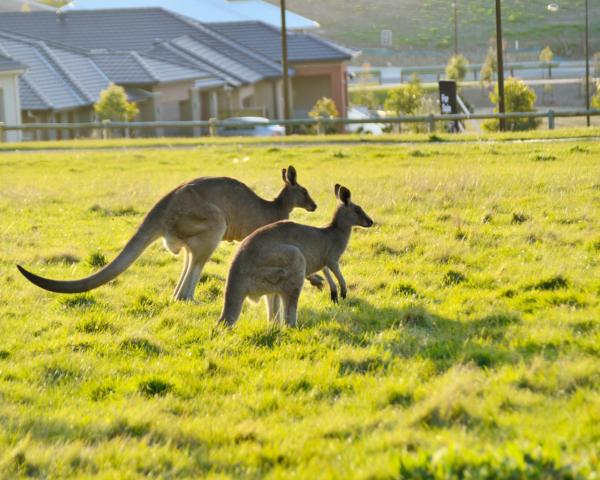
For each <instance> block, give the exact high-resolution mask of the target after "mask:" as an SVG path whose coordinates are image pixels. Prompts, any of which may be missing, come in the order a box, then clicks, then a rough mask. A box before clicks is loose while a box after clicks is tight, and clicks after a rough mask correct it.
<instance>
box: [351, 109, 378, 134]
mask: <svg viewBox="0 0 600 480" xmlns="http://www.w3.org/2000/svg"><path fill="white" fill-rule="evenodd" d="M348 118H351V119H359V120H360V119H363V118H364V119H367V118H369V119H370V118H373V117H372V116H371V114H370V113H369V110H368V109H366V108H362V107H353V108H350V109H348ZM384 128H385V125H384V124H383V123H351V124H349V125H346V131H347V132H350V133H371V134H373V135H381V134H382V133H383V131H384V130H383V129H384Z"/></svg>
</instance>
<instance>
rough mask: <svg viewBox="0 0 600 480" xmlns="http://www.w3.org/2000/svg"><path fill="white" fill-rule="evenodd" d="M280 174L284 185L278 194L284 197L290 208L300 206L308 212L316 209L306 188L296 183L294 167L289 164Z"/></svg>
mask: <svg viewBox="0 0 600 480" xmlns="http://www.w3.org/2000/svg"><path fill="white" fill-rule="evenodd" d="M281 176H282V177H283V182H284V183H285V186H284V187H283V190H282V192H281V194H280V195H281V196H282V197H283V198H285V201H286V203H288V204H289V205H291V206H292V208H295V207H300V208H304V209H305V210H308V211H309V212H314V211H315V210H316V209H317V204H316V203H315V202H314V200H313V199H312V198H310V194H309V193H308V190H306V188H304V187H303V186H302V185H300V184H299V183H298V181H297V178H296V169H295V168H294V167H293V166H291V165H290V166H289V167H288V168H284V169H283V170H282V171H281Z"/></svg>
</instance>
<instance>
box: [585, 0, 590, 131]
mask: <svg viewBox="0 0 600 480" xmlns="http://www.w3.org/2000/svg"><path fill="white" fill-rule="evenodd" d="M585 109H586V110H588V111H589V109H590V16H589V9H588V0H585ZM586 118H587V121H586V123H587V126H588V127H589V126H590V125H591V122H590V116H589V115H588V116H587V117H586Z"/></svg>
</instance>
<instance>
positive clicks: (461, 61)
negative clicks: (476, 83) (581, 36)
mask: <svg viewBox="0 0 600 480" xmlns="http://www.w3.org/2000/svg"><path fill="white" fill-rule="evenodd" d="M468 68H469V60H467V58H466V57H465V56H463V55H454V56H453V57H452V58H451V59H450V61H449V62H448V65H447V66H446V77H447V78H448V79H449V80H455V81H457V82H462V81H463V80H464V79H465V77H466V76H467V69H468Z"/></svg>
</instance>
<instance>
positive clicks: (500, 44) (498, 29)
mask: <svg viewBox="0 0 600 480" xmlns="http://www.w3.org/2000/svg"><path fill="white" fill-rule="evenodd" d="M586 1H587V0H586ZM503 50H504V45H503V41H502V6H501V0H496V51H497V54H498V112H499V113H500V114H503V113H505V112H506V108H505V102H504V55H503V54H504V52H503ZM505 130H506V119H504V118H501V119H500V131H502V132H504V131H505Z"/></svg>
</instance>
